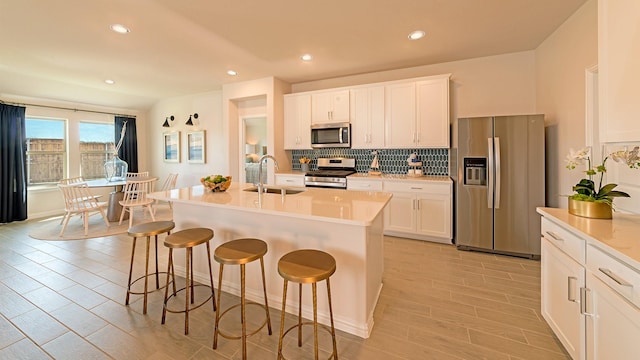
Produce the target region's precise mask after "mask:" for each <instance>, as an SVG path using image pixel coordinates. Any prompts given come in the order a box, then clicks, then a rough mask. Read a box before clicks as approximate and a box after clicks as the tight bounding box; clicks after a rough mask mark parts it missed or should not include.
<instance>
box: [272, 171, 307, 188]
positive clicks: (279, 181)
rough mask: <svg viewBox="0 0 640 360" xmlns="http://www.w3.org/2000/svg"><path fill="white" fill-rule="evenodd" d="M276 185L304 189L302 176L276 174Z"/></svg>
mask: <svg viewBox="0 0 640 360" xmlns="http://www.w3.org/2000/svg"><path fill="white" fill-rule="evenodd" d="M276 185H279V186H298V187H304V174H277V173H276Z"/></svg>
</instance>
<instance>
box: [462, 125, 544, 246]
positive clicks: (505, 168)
mask: <svg viewBox="0 0 640 360" xmlns="http://www.w3.org/2000/svg"><path fill="white" fill-rule="evenodd" d="M453 128H454V131H455V134H456V135H457V141H456V142H455V144H456V146H455V147H454V148H453V149H452V154H451V155H452V158H451V160H452V161H451V164H452V169H451V170H452V171H451V172H450V173H451V174H452V177H453V179H454V182H455V188H456V193H455V199H456V201H455V214H456V217H455V224H456V226H455V243H456V246H457V247H458V248H459V249H461V250H480V251H487V252H493V253H501V254H509V255H516V256H523V257H529V258H539V257H540V216H539V215H538V214H536V207H537V206H544V205H545V185H544V183H545V173H544V169H545V155H544V115H518V116H491V117H478V118H461V119H458V120H457V121H455V124H454V126H453ZM455 138H456V136H455V135H454V140H455Z"/></svg>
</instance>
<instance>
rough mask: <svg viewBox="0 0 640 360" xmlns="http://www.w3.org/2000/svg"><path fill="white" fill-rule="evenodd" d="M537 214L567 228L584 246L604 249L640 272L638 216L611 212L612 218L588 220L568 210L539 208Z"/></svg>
mask: <svg viewBox="0 0 640 360" xmlns="http://www.w3.org/2000/svg"><path fill="white" fill-rule="evenodd" d="M538 213H539V214H542V215H544V216H545V217H549V218H551V219H555V220H556V221H558V222H562V223H565V224H567V225H569V226H570V227H571V228H572V229H573V230H574V232H576V233H577V234H578V235H580V236H581V237H583V238H585V239H587V243H589V244H592V245H594V246H596V247H600V248H605V249H606V250H608V251H610V252H611V253H613V254H615V256H616V257H618V258H619V259H620V260H622V261H624V262H626V263H627V264H628V265H630V266H632V267H634V268H636V269H638V270H640V240H639V236H638V234H640V216H639V215H627V214H619V213H614V214H613V219H610V220H607V219H588V218H584V217H580V216H575V215H571V214H569V211H568V210H567V209H557V208H546V207H545V208H538Z"/></svg>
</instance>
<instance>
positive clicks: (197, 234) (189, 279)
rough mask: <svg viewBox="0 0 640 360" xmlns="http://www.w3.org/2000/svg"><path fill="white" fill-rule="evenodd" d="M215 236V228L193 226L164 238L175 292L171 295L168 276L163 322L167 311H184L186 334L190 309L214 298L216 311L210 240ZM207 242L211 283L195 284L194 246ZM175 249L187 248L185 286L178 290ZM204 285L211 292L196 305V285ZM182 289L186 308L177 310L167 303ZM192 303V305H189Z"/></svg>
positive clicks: (168, 266)
mask: <svg viewBox="0 0 640 360" xmlns="http://www.w3.org/2000/svg"><path fill="white" fill-rule="evenodd" d="M212 238H213V230H211V229H206V228H193V229H186V230H181V231H178V232H175V233H173V234H171V235H169V236H167V238H166V239H165V240H164V246H166V247H168V248H169V263H168V265H167V273H170V274H171V277H172V279H173V280H172V281H173V294H171V295H169V277H168V276H167V285H166V288H165V292H164V305H163V307H162V324H164V321H165V318H166V315H167V312H170V313H184V334H185V335H188V334H189V311H192V310H195V309H197V308H199V307H200V306H202V305H204V304H206V303H207V301H209V299H213V300H212V302H213V311H216V296H215V293H214V288H213V273H212V271H211V247H210V245H209V240H211V239H212ZM203 243H204V244H206V246H207V263H208V265H209V282H210V284H209V285H204V284H194V282H193V248H194V247H196V246H198V245H200V244H203ZM174 249H186V253H185V273H186V274H185V286H184V287H183V288H181V289H179V290H177V291H176V286H175V269H174V266H173V250H174ZM196 286H204V287H208V288H211V294H210V295H209V296H208V297H207V298H206V299H203V300H202V301H201V302H200V303H199V304H197V305H194V302H195V299H194V297H195V294H194V290H193V289H194V287H196ZM181 291H184V293H185V303H184V309H181V310H176V309H169V307H168V305H167V303H168V302H169V300H170V299H171V298H173V297H175V296H177V295H178V293H180V292H181ZM189 304H191V306H190V305H189Z"/></svg>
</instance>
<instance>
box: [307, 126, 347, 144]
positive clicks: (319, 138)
mask: <svg viewBox="0 0 640 360" xmlns="http://www.w3.org/2000/svg"><path fill="white" fill-rule="evenodd" d="M311 147H312V148H331V147H341V148H350V147H351V124H350V123H336V124H316V125H311Z"/></svg>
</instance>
